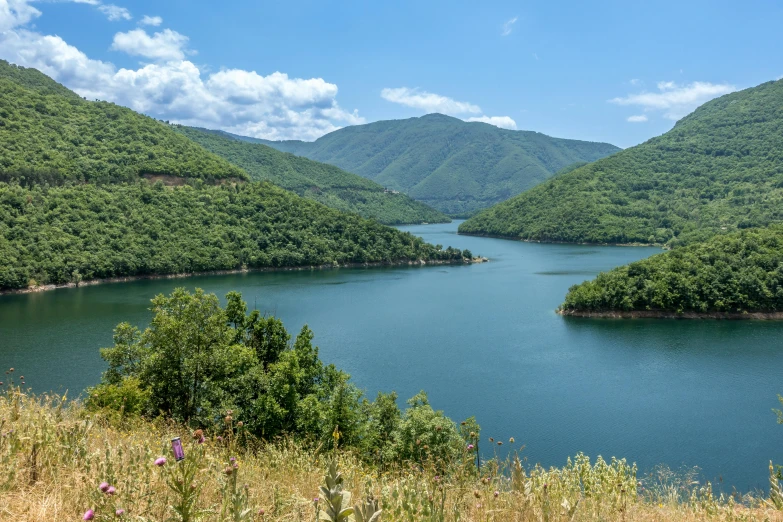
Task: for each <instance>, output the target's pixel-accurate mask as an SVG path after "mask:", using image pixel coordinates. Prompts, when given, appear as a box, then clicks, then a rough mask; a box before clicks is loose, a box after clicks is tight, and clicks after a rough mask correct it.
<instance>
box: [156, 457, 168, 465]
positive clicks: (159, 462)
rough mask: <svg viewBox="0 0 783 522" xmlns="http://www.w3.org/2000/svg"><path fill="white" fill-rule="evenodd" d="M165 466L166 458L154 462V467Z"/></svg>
mask: <svg viewBox="0 0 783 522" xmlns="http://www.w3.org/2000/svg"><path fill="white" fill-rule="evenodd" d="M165 464H166V457H160V458H158V459H156V460H155V465H156V466H163V465H165Z"/></svg>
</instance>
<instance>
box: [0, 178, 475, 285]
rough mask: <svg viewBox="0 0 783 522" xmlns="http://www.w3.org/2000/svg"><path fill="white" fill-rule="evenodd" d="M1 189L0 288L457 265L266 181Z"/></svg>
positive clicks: (452, 256) (454, 256)
mask: <svg viewBox="0 0 783 522" xmlns="http://www.w3.org/2000/svg"><path fill="white" fill-rule="evenodd" d="M195 185H197V186H189V185H186V186H183V187H164V186H163V184H162V183H156V184H154V185H153V184H150V183H148V182H146V181H139V182H137V183H134V184H105V185H95V184H66V185H64V186H59V187H41V186H33V187H31V188H27V187H22V186H20V185H18V184H16V183H14V184H7V183H0V223H1V224H2V225H3V226H2V227H0V290H4V289H14V288H26V287H28V286H32V285H36V284H38V285H40V284H47V283H66V282H71V281H73V282H78V281H79V280H81V279H94V278H107V277H115V276H134V275H150V274H173V273H183V272H200V271H207V270H227V269H239V268H261V267H283V266H308V265H322V264H332V265H335V266H336V265H339V264H346V263H372V262H389V263H393V262H400V261H405V260H420V259H423V260H454V261H457V262H459V261H461V260H462V252H461V251H459V250H456V249H451V248H449V249H446V250H438V249H437V248H436V247H434V246H432V245H429V244H427V243H425V242H424V241H423V240H422V239H421V238H418V237H415V236H413V235H412V234H409V233H403V232H399V231H397V230H395V229H393V228H389V227H386V226H384V225H381V224H378V223H376V222H374V221H370V220H367V219H364V218H361V217H359V216H356V215H353V214H346V213H343V212H339V211H337V210H333V209H330V208H327V207H325V206H323V205H321V204H319V203H316V202H313V201H308V200H306V199H303V198H300V197H299V196H296V195H295V194H292V193H290V192H288V191H285V190H283V189H281V188H278V187H275V186H274V185H271V184H270V183H266V182H262V183H245V184H239V185H228V184H227V185H221V186H211V185H206V184H204V183H203V182H201V181H200V180H197V181H196V182H195Z"/></svg>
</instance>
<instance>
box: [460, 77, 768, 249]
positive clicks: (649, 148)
mask: <svg viewBox="0 0 783 522" xmlns="http://www.w3.org/2000/svg"><path fill="white" fill-rule="evenodd" d="M781 219H783V81H775V82H768V83H764V84H762V85H759V86H757V87H754V88H751V89H746V90H743V91H740V92H735V93H732V94H727V95H725V96H722V97H720V98H717V99H715V100H712V101H710V102H708V103H706V104H704V105H702V106H701V107H699V108H698V109H696V111H694V112H693V113H691V114H690V115H688V116H686V117H685V118H683V119H681V120H680V121H678V122H677V124H676V125H675V126H674V128H673V129H672V130H671V131H669V132H667V133H666V134H664V135H662V136H659V137H657V138H653V139H651V140H649V141H647V142H645V143H643V144H641V145H638V146H636V147H632V148H629V149H626V150H624V151H622V152H619V153H617V154H615V155H613V156H610V157H608V158H604V159H601V160H599V161H596V162H594V163H591V164H589V165H585V166H584V167H581V168H578V169H576V170H574V171H572V172H570V173H566V174H563V175H560V176H556V177H555V178H553V179H552V180H549V181H547V182H546V183H542V184H541V185H539V186H537V187H535V188H532V189H530V190H528V191H527V192H525V193H523V194H520V195H518V196H516V197H514V198H512V199H510V200H508V201H505V202H503V203H500V204H498V205H496V206H494V207H492V208H489V209H487V210H485V211H483V212H481V213H479V214H478V215H476V216H474V217H473V218H471V219H469V220H468V221H466V222H465V223H463V224H462V225H461V226H460V228H459V231H460V232H461V233H466V234H480V235H494V236H503V237H509V238H518V239H527V240H536V241H566V242H586V243H650V244H670V245H676V244H683V243H687V242H690V241H695V240H700V239H706V238H708V237H710V236H711V235H713V234H716V233H729V232H732V231H736V230H738V229H745V228H750V227H759V226H765V225H768V224H770V223H774V222H778V221H781Z"/></svg>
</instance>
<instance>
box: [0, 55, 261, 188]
mask: <svg viewBox="0 0 783 522" xmlns="http://www.w3.org/2000/svg"><path fill="white" fill-rule="evenodd" d="M144 174H164V175H172V176H182V177H194V178H202V179H224V178H237V179H247V174H245V172H244V171H243V170H242V169H240V168H239V167H236V166H234V165H232V164H230V163H229V162H227V161H226V160H224V159H222V158H220V157H218V156H216V155H215V154H212V153H210V152H208V151H206V150H205V149H204V148H202V147H200V146H199V145H197V144H195V143H193V142H192V141H190V140H188V139H187V138H185V137H184V136H181V135H179V134H177V133H176V132H174V131H172V130H171V129H170V128H169V126H168V125H166V124H164V123H161V122H159V121H156V120H155V119H153V118H149V117H147V116H144V115H141V114H139V113H137V112H134V111H132V110H130V109H127V108H125V107H120V106H118V105H115V104H113V103H107V102H97V101H95V102H94V101H86V100H84V99H82V98H81V97H79V96H78V95H77V94H76V93H74V92H72V91H69V90H68V89H66V88H65V87H63V86H62V85H60V84H58V83H57V82H55V81H54V80H52V79H51V78H49V77H47V76H46V75H44V74H43V73H41V72H39V71H37V70H36V69H26V68H23V67H17V66H16V65H12V64H9V63H8V62H6V61H2V60H0V181H2V180H5V181H8V180H10V179H18V178H23V181H24V182H35V181H47V182H56V183H61V182H62V181H65V180H71V181H90V182H113V181H128V180H133V179H135V178H137V177H138V176H139V175H144Z"/></svg>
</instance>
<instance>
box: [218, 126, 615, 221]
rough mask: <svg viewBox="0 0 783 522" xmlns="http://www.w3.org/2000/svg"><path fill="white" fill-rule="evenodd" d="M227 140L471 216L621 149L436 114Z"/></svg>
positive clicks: (456, 213)
mask: <svg viewBox="0 0 783 522" xmlns="http://www.w3.org/2000/svg"><path fill="white" fill-rule="evenodd" d="M226 135H227V136H231V137H234V138H235V139H238V140H244V141H250V142H254V143H262V144H265V145H269V146H270V147H274V148H276V149H278V150H281V151H284V152H290V153H292V154H296V155H298V156H304V157H307V158H310V159H312V160H316V161H321V162H324V163H329V164H332V165H335V166H337V167H340V168H341V169H344V170H347V171H349V172H353V173H355V174H359V175H360V176H363V177H365V178H369V179H371V180H373V181H376V182H377V183H379V184H381V185H383V186H385V187H388V188H389V189H393V190H397V191H400V192H404V193H406V194H408V195H409V196H411V197H412V198H414V199H416V200H418V201H421V202H423V203H426V204H427V205H429V206H431V207H433V208H435V209H437V210H439V211H441V212H444V213H446V214H449V215H451V216H467V215H470V214H472V213H474V212H476V211H477V210H480V209H483V208H486V207H489V206H491V205H493V204H495V203H498V202H500V201H503V200H505V199H508V198H510V197H512V196H514V195H516V194H519V193H520V192H522V191H524V190H526V189H529V188H531V187H533V186H535V185H537V184H538V183H541V182H543V181H545V180H547V179H548V178H549V177H551V176H552V175H553V174H554V173H556V172H557V171H559V170H561V169H563V168H564V167H567V166H569V165H571V164H573V163H577V162H590V161H595V160H597V159H600V158H603V157H605V156H608V155H610V154H614V153H615V152H618V151H619V150H620V149H619V148H618V147H615V146H614V145H610V144H608V143H593V142H587V141H577V140H566V139H559V138H552V137H550V136H546V135H544V134H541V133H537V132H528V131H511V130H506V129H500V128H498V127H495V126H493V125H488V124H486V123H478V122H472V123H468V122H465V121H462V120H460V119H457V118H452V117H450V116H444V115H442V114H428V115H426V116H422V117H420V118H410V119H406V120H391V121H378V122H375V123H369V124H366V125H355V126H351V127H345V128H343V129H340V130H337V131H334V132H332V133H329V134H327V135H325V136H322V137H321V138H319V139H317V140H316V141H314V142H304V141H268V140H259V139H254V138H247V137H244V136H236V135H231V134H228V133H226Z"/></svg>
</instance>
